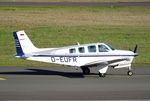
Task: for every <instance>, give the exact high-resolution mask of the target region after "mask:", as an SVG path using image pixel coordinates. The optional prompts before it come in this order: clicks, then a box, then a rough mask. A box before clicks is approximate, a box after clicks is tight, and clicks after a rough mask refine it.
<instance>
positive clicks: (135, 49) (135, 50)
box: [133, 45, 138, 53]
mask: <svg viewBox="0 0 150 101" xmlns="http://www.w3.org/2000/svg"><path fill="white" fill-rule="evenodd" d="M137 48H138V45H136V46H135V48H134V51H133V52H134V53H137Z"/></svg>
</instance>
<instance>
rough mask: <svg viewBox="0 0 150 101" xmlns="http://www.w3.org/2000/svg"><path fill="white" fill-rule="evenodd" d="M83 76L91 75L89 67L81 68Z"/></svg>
mask: <svg viewBox="0 0 150 101" xmlns="http://www.w3.org/2000/svg"><path fill="white" fill-rule="evenodd" d="M81 69H82V71H83V74H85V75H88V74H90V69H89V68H88V67H81Z"/></svg>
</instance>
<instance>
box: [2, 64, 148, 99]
mask: <svg viewBox="0 0 150 101" xmlns="http://www.w3.org/2000/svg"><path fill="white" fill-rule="evenodd" d="M133 69H134V75H133V76H127V75H126V73H127V69H116V70H114V69H109V70H108V74H107V75H106V77H105V78H100V77H99V76H98V75H97V71H96V68H95V69H94V68H93V69H91V70H92V71H91V72H92V74H91V75H87V76H84V75H82V71H81V70H80V69H78V70H75V69H74V68H73V67H63V66H62V67H0V100H137V99H138V100H150V68H149V67H142V68H140V67H137V68H133Z"/></svg>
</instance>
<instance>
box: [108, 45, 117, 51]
mask: <svg viewBox="0 0 150 101" xmlns="http://www.w3.org/2000/svg"><path fill="white" fill-rule="evenodd" d="M107 46H108V47H109V48H111V50H115V48H113V47H112V46H111V45H109V44H107Z"/></svg>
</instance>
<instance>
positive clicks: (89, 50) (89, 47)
mask: <svg viewBox="0 0 150 101" xmlns="http://www.w3.org/2000/svg"><path fill="white" fill-rule="evenodd" d="M88 52H96V46H95V45H92V46H88Z"/></svg>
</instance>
